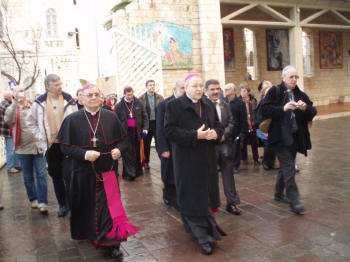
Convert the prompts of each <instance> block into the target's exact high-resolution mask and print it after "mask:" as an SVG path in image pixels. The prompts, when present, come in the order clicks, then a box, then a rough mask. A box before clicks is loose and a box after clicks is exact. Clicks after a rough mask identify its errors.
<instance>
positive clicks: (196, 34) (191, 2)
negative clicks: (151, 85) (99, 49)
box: [114, 0, 202, 96]
mask: <svg viewBox="0 0 350 262" xmlns="http://www.w3.org/2000/svg"><path fill="white" fill-rule="evenodd" d="M126 13H127V17H124V16H123V14H122V12H120V11H119V13H117V17H115V21H114V22H115V23H116V24H117V25H118V24H120V23H123V22H127V23H129V24H130V25H138V24H147V23H154V22H159V21H167V22H170V23H174V24H178V25H182V26H185V27H190V28H191V30H192V39H193V41H192V50H193V51H192V52H193V53H192V62H193V69H174V70H163V89H164V95H165V96H169V95H171V94H172V88H173V87H174V84H175V81H176V80H178V79H183V78H184V76H185V75H186V74H187V72H189V71H196V72H201V70H202V61H201V43H200V40H199V39H200V31H199V10H198V6H197V0H184V1H183V0H181V1H173V2H172V4H171V5H170V4H169V1H167V0H155V1H152V3H150V2H149V1H146V3H144V2H142V1H140V3H139V4H138V3H136V2H135V3H131V4H130V5H129V6H127V8H126ZM156 84H157V83H156ZM136 88H142V87H136ZM143 88H145V86H144V87H143Z"/></svg>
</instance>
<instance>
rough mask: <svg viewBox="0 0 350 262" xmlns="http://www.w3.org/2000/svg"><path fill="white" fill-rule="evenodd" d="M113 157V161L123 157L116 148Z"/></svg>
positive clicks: (112, 153) (113, 150)
mask: <svg viewBox="0 0 350 262" xmlns="http://www.w3.org/2000/svg"><path fill="white" fill-rule="evenodd" d="M111 155H112V159H113V160H118V159H119V158H120V157H121V156H122V153H120V150H119V149H118V148H114V149H112V151H111Z"/></svg>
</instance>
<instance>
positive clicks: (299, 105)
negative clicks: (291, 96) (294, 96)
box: [283, 100, 307, 111]
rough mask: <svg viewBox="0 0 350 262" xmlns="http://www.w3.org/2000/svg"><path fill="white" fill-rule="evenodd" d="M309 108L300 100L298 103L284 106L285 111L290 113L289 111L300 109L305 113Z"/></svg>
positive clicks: (289, 103)
mask: <svg viewBox="0 0 350 262" xmlns="http://www.w3.org/2000/svg"><path fill="white" fill-rule="evenodd" d="M306 108H307V104H306V103H305V102H304V101H302V100H299V101H298V102H295V101H290V102H288V103H287V104H285V105H284V107H283V110H284V111H288V110H295V109H300V110H301V111H305V110H306Z"/></svg>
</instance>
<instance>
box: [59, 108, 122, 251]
mask: <svg viewBox="0 0 350 262" xmlns="http://www.w3.org/2000/svg"><path fill="white" fill-rule="evenodd" d="M100 110H101V116H100V121H99V123H98V128H97V131H96V138H97V139H98V140H97V142H96V146H97V147H93V142H92V138H93V137H94V135H93V132H92V130H91V127H90V126H89V123H88V121H87V118H86V117H88V119H89V121H90V123H91V124H92V128H93V129H94V130H95V127H96V125H97V122H98V117H99V112H98V113H97V114H96V115H94V116H92V115H91V114H90V113H88V112H86V111H85V110H79V111H77V112H75V113H73V114H70V115H69V116H67V117H66V118H65V119H64V121H63V123H62V126H61V129H60V131H59V134H58V143H60V144H61V150H62V152H63V153H64V154H66V155H68V156H69V157H71V158H72V159H73V167H72V170H73V172H72V180H71V185H70V193H69V198H70V208H71V218H70V224H71V236H72V238H73V239H77V240H81V239H88V240H91V241H92V242H93V243H94V245H96V246H112V245H117V244H119V243H120V242H121V241H123V239H117V238H113V239H109V238H106V236H105V235H106V233H107V232H109V231H110V230H111V228H112V224H113V223H112V219H111V216H110V212H109V209H108V206H107V199H106V192H105V190H104V186H103V180H102V177H101V173H102V172H105V171H110V170H111V169H114V170H115V172H116V173H117V168H118V167H117V163H116V161H114V160H113V159H112V157H111V154H110V152H111V150H112V149H114V148H119V150H120V151H121V152H122V154H123V151H124V150H125V146H126V144H125V137H126V132H125V130H124V128H123V127H122V125H121V123H120V121H119V119H118V117H117V115H116V114H115V113H114V112H111V111H108V110H105V109H100ZM85 114H86V115H85ZM87 150H95V151H98V152H101V153H102V154H101V156H100V157H99V158H98V159H97V160H96V161H95V162H94V164H93V165H92V163H91V162H89V161H87V160H85V153H86V151H87Z"/></svg>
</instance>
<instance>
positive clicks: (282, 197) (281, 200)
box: [275, 195, 290, 204]
mask: <svg viewBox="0 0 350 262" xmlns="http://www.w3.org/2000/svg"><path fill="white" fill-rule="evenodd" d="M275 200H276V201H277V202H281V203H285V204H290V200H289V199H288V198H287V197H286V196H285V195H283V196H279V195H275Z"/></svg>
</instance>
